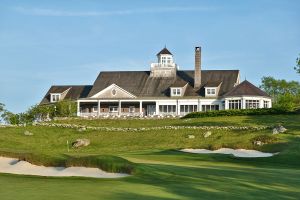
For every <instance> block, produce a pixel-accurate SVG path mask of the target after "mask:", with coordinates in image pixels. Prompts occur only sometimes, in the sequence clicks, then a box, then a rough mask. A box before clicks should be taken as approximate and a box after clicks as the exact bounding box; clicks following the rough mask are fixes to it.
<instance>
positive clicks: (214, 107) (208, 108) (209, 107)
mask: <svg viewBox="0 0 300 200" xmlns="http://www.w3.org/2000/svg"><path fill="white" fill-rule="evenodd" d="M219 107H220V106H219V105H218V104H213V105H202V111H203V112H206V111H211V110H219V109H220V108H219Z"/></svg>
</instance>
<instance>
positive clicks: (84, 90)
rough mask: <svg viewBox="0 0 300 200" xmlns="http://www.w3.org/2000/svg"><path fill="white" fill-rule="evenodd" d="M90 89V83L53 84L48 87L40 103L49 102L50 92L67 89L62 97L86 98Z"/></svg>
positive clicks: (59, 91)
mask: <svg viewBox="0 0 300 200" xmlns="http://www.w3.org/2000/svg"><path fill="white" fill-rule="evenodd" d="M91 89H92V85H53V86H51V87H50V89H49V90H48V92H47V93H46V95H45V96H44V98H43V99H42V101H41V102H40V104H48V103H50V94H51V93H63V92H65V91H67V90H68V92H67V94H66V96H65V97H64V99H68V100H77V99H79V98H86V97H87V95H88V94H89V92H90V90H91Z"/></svg>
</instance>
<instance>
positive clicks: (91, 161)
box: [0, 115, 300, 200]
mask: <svg viewBox="0 0 300 200" xmlns="http://www.w3.org/2000/svg"><path fill="white" fill-rule="evenodd" d="M299 122H300V116H299V115H292V116H290V115H283V116H280V115H276V116H239V117H213V118H199V119H191V120H184V119H164V120H133V119H132V120H128V121H126V120H107V119H106V120H82V119H72V120H61V121H59V123H72V124H81V125H87V126H108V127H109V126H112V127H153V126H165V125H167V126H169V125H176V126H177V125H179V126H185V125H187V126H201V125H216V126H229V125H233V126H259V125H264V126H265V125H267V126H273V125H277V124H283V125H284V126H285V127H286V128H287V129H288V132H287V133H286V134H279V135H275V136H274V135H272V134H271V132H272V131H271V130H270V129H266V130H261V131H249V130H248V131H232V130H227V131H221V130H211V132H212V135H211V136H210V137H208V138H204V137H203V133H204V132H205V131H204V130H185V129H183V130H159V131H143V132H111V131H110V132H105V131H92V130H88V131H83V132H79V131H77V130H75V129H69V128H55V127H39V126H28V127H18V128H1V129H0V152H2V153H3V152H4V153H5V155H11V156H14V154H18V156H20V155H21V154H27V155H30V156H31V159H33V160H39V161H40V162H41V163H43V164H45V163H47V162H48V163H49V164H55V163H56V164H60V163H63V164H64V165H66V166H68V164H70V163H71V164H70V165H76V166H77V165H82V164H83V163H84V164H85V165H87V166H95V165H97V166H98V167H99V166H101V165H104V164H105V165H106V168H107V169H111V170H112V171H113V170H116V171H118V170H120V169H122V167H123V166H126V165H129V166H133V167H134V171H133V175H132V176H130V177H125V178H121V179H114V180H108V179H105V180H103V179H101V180H99V179H91V178H46V177H34V176H20V175H11V174H0V185H1V187H0V193H1V199H25V200H27V199H83V198H84V199H88V200H89V199H146V200H147V199H221V198H222V199H253V198H255V199H298V198H299V196H300V189H299V188H300V179H299V178H298V177H299V176H300V167H299V166H300V137H299V136H300V123H299ZM25 130H28V131H30V132H32V133H33V134H34V135H33V136H25V135H24V131H25ZM188 135H195V139H189V138H188ZM78 138H88V139H90V140H91V144H90V146H88V147H85V148H82V149H72V148H70V151H69V152H68V148H67V141H69V142H70V143H71V142H72V141H74V140H75V139H78ZM257 138H260V139H261V140H265V141H267V142H269V143H270V144H267V145H264V146H262V147H258V146H254V145H253V140H254V139H257ZM220 147H231V148H247V149H253V148H254V149H258V150H261V151H266V152H280V153H279V154H278V155H275V156H273V157H269V158H236V157H233V156H231V155H218V154H207V155H200V154H188V153H183V152H178V151H176V149H180V148H210V149H218V148H220ZM68 162H70V163H68ZM109 163H111V164H114V165H115V166H110V165H109ZM119 164H120V165H119ZM102 168H105V167H104V166H102ZM130 169H131V168H130Z"/></svg>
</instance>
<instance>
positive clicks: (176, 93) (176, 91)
mask: <svg viewBox="0 0 300 200" xmlns="http://www.w3.org/2000/svg"><path fill="white" fill-rule="evenodd" d="M180 95H181V89H180V88H172V96H180Z"/></svg>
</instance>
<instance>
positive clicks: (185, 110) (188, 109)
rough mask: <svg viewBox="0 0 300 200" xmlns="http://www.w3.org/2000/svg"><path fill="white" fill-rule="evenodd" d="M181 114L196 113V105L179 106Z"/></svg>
mask: <svg viewBox="0 0 300 200" xmlns="http://www.w3.org/2000/svg"><path fill="white" fill-rule="evenodd" d="M180 112H181V113H191V112H197V105H180Z"/></svg>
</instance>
